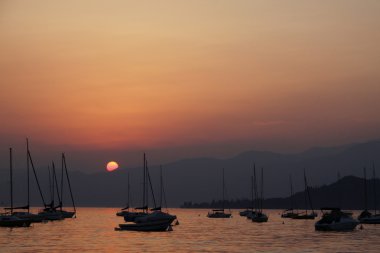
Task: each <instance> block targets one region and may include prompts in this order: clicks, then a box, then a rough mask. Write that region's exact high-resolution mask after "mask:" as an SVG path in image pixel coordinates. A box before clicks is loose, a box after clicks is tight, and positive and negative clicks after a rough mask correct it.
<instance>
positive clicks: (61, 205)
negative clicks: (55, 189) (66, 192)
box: [60, 156, 63, 212]
mask: <svg viewBox="0 0 380 253" xmlns="http://www.w3.org/2000/svg"><path fill="white" fill-rule="evenodd" d="M62 208H63V156H62V157H61V203H60V210H61V212H62Z"/></svg>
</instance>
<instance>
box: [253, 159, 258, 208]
mask: <svg viewBox="0 0 380 253" xmlns="http://www.w3.org/2000/svg"><path fill="white" fill-rule="evenodd" d="M253 190H254V192H255V212H257V207H258V203H257V181H256V165H255V164H253Z"/></svg>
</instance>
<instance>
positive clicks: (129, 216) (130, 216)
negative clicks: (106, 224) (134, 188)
mask: <svg viewBox="0 0 380 253" xmlns="http://www.w3.org/2000/svg"><path fill="white" fill-rule="evenodd" d="M146 215H148V214H147V213H143V212H141V213H138V212H128V213H124V215H122V216H123V218H124V221H125V222H134V221H135V219H137V218H141V217H144V216H146Z"/></svg>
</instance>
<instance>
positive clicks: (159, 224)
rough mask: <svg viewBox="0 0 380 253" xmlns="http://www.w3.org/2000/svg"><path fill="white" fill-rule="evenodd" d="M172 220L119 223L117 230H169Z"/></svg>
mask: <svg viewBox="0 0 380 253" xmlns="http://www.w3.org/2000/svg"><path fill="white" fill-rule="evenodd" d="M170 224H171V222H168V221H154V222H146V223H130V224H119V227H118V228H115V230H125V231H139V232H164V231H168V229H169V227H170Z"/></svg>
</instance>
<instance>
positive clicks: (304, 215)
mask: <svg viewBox="0 0 380 253" xmlns="http://www.w3.org/2000/svg"><path fill="white" fill-rule="evenodd" d="M303 178H304V184H305V194H304V195H305V210H304V211H303V212H300V213H297V214H296V215H294V216H292V217H291V218H292V219H296V220H314V219H315V217H317V216H318V215H317V213H316V212H314V209H313V202H312V201H311V195H310V189H309V186H308V184H307V178H306V171H305V169H304V170H303ZM308 203H309V205H310V209H311V213H309V212H308V209H307V204H308Z"/></svg>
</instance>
